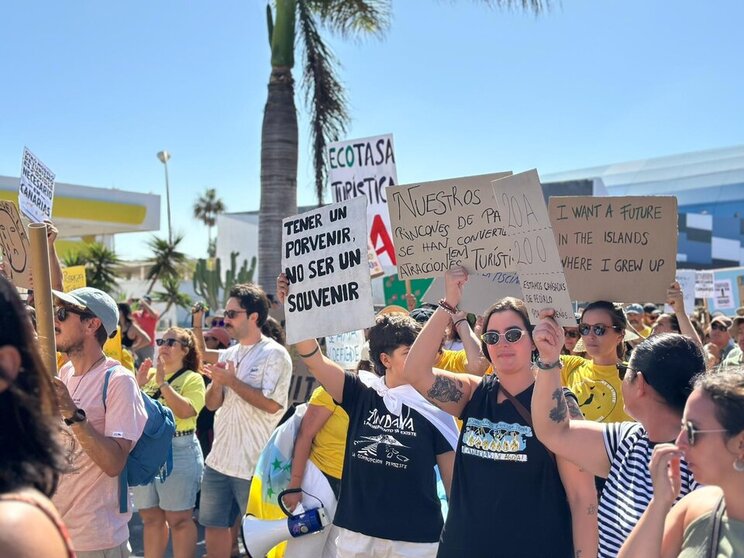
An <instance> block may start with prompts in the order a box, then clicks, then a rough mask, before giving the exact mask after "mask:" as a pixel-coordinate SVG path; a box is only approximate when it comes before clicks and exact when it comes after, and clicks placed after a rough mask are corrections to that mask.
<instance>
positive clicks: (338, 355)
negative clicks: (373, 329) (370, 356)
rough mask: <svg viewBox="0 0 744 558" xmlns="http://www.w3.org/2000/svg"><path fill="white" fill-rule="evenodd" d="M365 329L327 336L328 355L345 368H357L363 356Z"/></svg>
mask: <svg viewBox="0 0 744 558" xmlns="http://www.w3.org/2000/svg"><path fill="white" fill-rule="evenodd" d="M364 342H365V339H364V330H361V329H360V330H357V331H349V332H348V333H341V334H339V335H329V336H328V337H326V356H327V357H328V358H330V359H331V360H332V361H333V362H335V363H336V364H338V365H339V366H340V367H341V368H343V369H344V370H356V367H357V364H358V363H359V360H360V359H361V358H362V348H363V347H364Z"/></svg>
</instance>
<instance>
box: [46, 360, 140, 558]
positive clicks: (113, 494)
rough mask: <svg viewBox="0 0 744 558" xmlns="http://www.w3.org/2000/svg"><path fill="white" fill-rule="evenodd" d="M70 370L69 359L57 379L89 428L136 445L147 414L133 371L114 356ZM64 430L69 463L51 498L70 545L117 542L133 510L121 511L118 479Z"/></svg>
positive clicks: (108, 545)
mask: <svg viewBox="0 0 744 558" xmlns="http://www.w3.org/2000/svg"><path fill="white" fill-rule="evenodd" d="M110 368H113V369H114V371H113V373H112V374H111V378H110V379H109V386H108V395H107V398H106V408H105V409H104V406H103V382H104V379H105V376H106V371H107V370H109V369H110ZM74 373H75V369H74V368H73V366H72V362H68V363H67V364H65V365H64V366H63V367H62V368H61V369H60V371H59V377H60V379H61V380H62V382H63V383H64V384H65V385H66V386H67V390H68V391H69V392H70V395H71V396H72V400H73V401H74V402H75V405H77V406H78V408H80V409H83V410H84V411H85V415H86V417H87V419H88V422H89V423H90V426H91V427H92V428H93V429H94V430H96V431H97V432H99V433H102V434H103V435H104V436H108V437H111V438H123V439H125V440H130V441H131V442H132V447H134V445H135V444H136V443H137V440H139V438H140V436H141V435H142V431H143V430H144V428H145V423H146V422H147V412H146V411H145V404H144V402H143V401H142V395H141V394H140V390H139V386H137V381H136V380H135V379H134V376H133V375H132V373H131V372H130V371H129V370H127V369H126V368H124V367H122V366H121V365H120V364H119V363H118V362H117V361H116V360H114V359H112V358H107V359H105V360H104V361H103V362H101V363H100V364H99V365H97V366H96V367H95V368H93V369H92V370H90V371H89V372H87V373H85V374H83V375H82V376H75V375H74ZM65 432H66V434H67V435H66V436H65V440H66V449H67V450H68V451H71V453H72V467H71V470H70V472H69V473H66V474H64V475H62V476H61V477H60V480H59V486H58V487H57V492H55V494H54V497H53V498H52V502H53V503H54V505H55V506H56V508H57V510H59V513H60V515H61V516H62V520H63V521H64V523H65V525H66V526H67V529H68V531H69V532H70V538H72V545H73V548H74V549H75V550H76V551H92V550H104V549H107V548H113V547H115V546H119V545H120V544H121V543H123V542H124V541H126V540H127V539H128V538H129V529H128V527H127V523H128V521H129V518H130V517H131V516H132V514H131V512H128V513H119V480H118V477H109V476H108V475H107V474H106V473H104V472H103V470H102V469H101V468H100V467H99V466H98V465H96V464H95V463H94V462H93V460H92V459H91V458H90V457H89V456H88V454H87V453H85V451H83V449H82V447H81V446H80V442H78V441H77V440H76V439H75V437H74V434H73V433H72V429H71V428H70V427H67V428H66V430H65Z"/></svg>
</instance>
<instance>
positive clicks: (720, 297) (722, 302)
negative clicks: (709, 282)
mask: <svg viewBox="0 0 744 558" xmlns="http://www.w3.org/2000/svg"><path fill="white" fill-rule="evenodd" d="M713 288H714V289H715V293H714V297H713V298H714V299H715V302H716V310H728V309H731V308H734V296H733V292H732V288H731V279H721V280H717V281H715V283H714V285H713Z"/></svg>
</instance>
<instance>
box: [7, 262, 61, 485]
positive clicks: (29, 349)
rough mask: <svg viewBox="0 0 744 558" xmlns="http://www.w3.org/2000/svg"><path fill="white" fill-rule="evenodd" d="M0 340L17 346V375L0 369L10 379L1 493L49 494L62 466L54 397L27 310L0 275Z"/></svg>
mask: <svg viewBox="0 0 744 558" xmlns="http://www.w3.org/2000/svg"><path fill="white" fill-rule="evenodd" d="M3 346H12V347H15V348H16V349H17V350H18V352H19V353H20V356H21V368H20V369H19V372H18V376H17V377H16V378H15V379H12V378H10V377H9V375H8V374H7V372H6V371H3V370H2V369H0V374H2V376H3V379H5V380H6V381H7V382H8V383H9V384H10V385H9V387H8V388H7V389H6V390H5V391H3V392H2V393H0V425H2V427H0V447H2V448H3V449H2V451H1V452H0V493H6V492H11V491H14V490H17V489H20V488H23V487H34V488H36V489H37V490H39V491H40V492H42V493H44V494H46V495H47V496H51V495H52V494H53V493H54V491H55V489H56V487H57V481H58V479H59V475H60V474H62V473H63V472H65V470H66V469H65V462H64V457H63V454H64V451H63V449H62V446H61V444H60V437H59V433H60V430H61V426H60V416H59V411H58V407H57V397H56V394H55V392H54V386H53V384H52V380H51V375H50V374H49V371H48V370H47V369H46V367H45V366H44V364H43V362H42V360H41V356H40V355H39V352H38V350H37V348H36V344H35V342H34V332H33V329H32V325H31V320H30V318H29V315H28V311H27V310H26V307H25V305H24V304H23V303H22V302H21V299H20V297H19V296H18V293H17V291H16V289H15V287H14V286H13V284H12V283H10V282H9V281H8V280H7V279H5V277H3V276H1V275H0V347H3Z"/></svg>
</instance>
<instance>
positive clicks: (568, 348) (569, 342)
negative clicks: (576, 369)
mask: <svg viewBox="0 0 744 558" xmlns="http://www.w3.org/2000/svg"><path fill="white" fill-rule="evenodd" d="M577 318H578V315H577ZM563 333H564V334H565V336H566V340H565V342H564V343H563V350H561V354H562V355H576V356H584V355H585V354H586V353H584V352H581V351H575V350H574V349H575V347H576V344H577V343H578V342H579V339H581V334H580V333H579V328H578V327H569V326H565V327H564V328H563Z"/></svg>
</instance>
